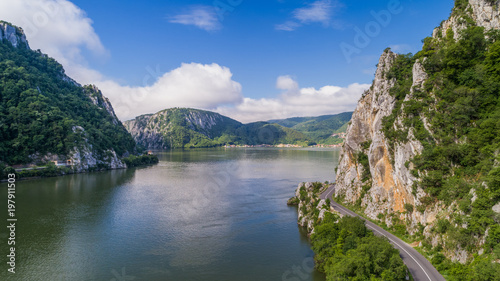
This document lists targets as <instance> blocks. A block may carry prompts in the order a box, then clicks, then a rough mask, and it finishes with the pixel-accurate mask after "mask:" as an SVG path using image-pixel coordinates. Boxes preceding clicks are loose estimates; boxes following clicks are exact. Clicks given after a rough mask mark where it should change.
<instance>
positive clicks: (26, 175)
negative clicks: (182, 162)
mask: <svg viewBox="0 0 500 281" xmlns="http://www.w3.org/2000/svg"><path fill="white" fill-rule="evenodd" d="M122 160H123V162H124V163H125V164H126V167H124V168H125V169H126V168H133V167H139V166H146V165H154V164H157V163H158V162H159V159H158V156H156V155H153V154H145V155H139V156H136V155H130V156H128V157H125V158H123V159H122ZM117 169H123V168H117ZM107 170H114V169H112V168H111V167H110V166H108V165H104V164H97V165H96V166H94V167H90V168H88V169H86V170H77V169H75V168H73V167H71V166H66V165H65V166H56V165H55V164H54V163H52V162H49V163H47V165H45V166H37V167H28V168H21V169H14V168H13V167H10V166H6V167H0V172H1V175H0V179H1V180H0V181H2V182H4V181H6V180H7V176H8V175H9V174H15V175H16V179H17V180H28V179H37V178H47V177H57V176H64V175H71V174H81V173H92V172H100V171H107Z"/></svg>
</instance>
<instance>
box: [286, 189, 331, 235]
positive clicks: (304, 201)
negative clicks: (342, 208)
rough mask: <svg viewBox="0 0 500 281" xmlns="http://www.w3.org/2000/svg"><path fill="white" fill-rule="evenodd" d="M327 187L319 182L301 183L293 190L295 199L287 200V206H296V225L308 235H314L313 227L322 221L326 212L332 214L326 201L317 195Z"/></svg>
mask: <svg viewBox="0 0 500 281" xmlns="http://www.w3.org/2000/svg"><path fill="white" fill-rule="evenodd" d="M328 187H329V184H323V183H320V182H302V183H300V184H299V185H298V186H297V189H296V190H295V197H292V198H290V200H288V205H298V214H297V216H298V217H297V223H298V225H300V226H302V227H304V228H305V229H306V230H307V234H308V235H311V234H313V233H314V226H315V225H316V224H317V223H318V222H320V221H321V220H323V218H324V217H325V214H326V213H327V212H334V210H333V208H331V207H330V206H329V205H328V204H327V201H326V200H324V199H320V198H319V194H320V193H321V192H322V191H323V190H325V189H327V188H328ZM291 203H293V204H291Z"/></svg>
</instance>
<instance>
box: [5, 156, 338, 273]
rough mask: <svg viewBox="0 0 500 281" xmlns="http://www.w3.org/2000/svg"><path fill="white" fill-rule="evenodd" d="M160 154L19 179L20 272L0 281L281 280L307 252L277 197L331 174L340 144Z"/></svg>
mask: <svg viewBox="0 0 500 281" xmlns="http://www.w3.org/2000/svg"><path fill="white" fill-rule="evenodd" d="M159 155H160V160H161V161H160V163H159V164H158V165H155V166H151V167H146V168H140V169H129V170H116V171H108V172H103V173H91V174H80V175H71V176H65V177H59V178H47V179H39V180H32V181H23V182H19V183H18V188H17V192H18V193H17V194H18V198H17V202H18V203H17V208H18V219H19V229H18V239H19V244H18V256H19V260H18V264H17V267H18V269H19V271H18V273H16V275H15V276H14V277H13V276H10V275H7V274H6V271H1V272H0V280H111V279H112V278H115V279H116V278H117V277H116V276H115V274H118V273H120V274H121V273H122V272H124V271H125V272H126V274H127V276H134V277H136V279H134V280H228V281H229V280H231V281H234V280H237V281H245V280H281V279H282V276H283V274H284V273H285V272H286V271H287V270H288V269H290V268H291V267H292V266H294V265H301V264H302V263H303V262H304V260H306V259H307V258H310V257H311V256H312V254H313V253H312V251H311V250H310V248H309V247H310V246H309V243H308V241H307V238H306V237H305V236H304V234H303V233H302V232H301V230H300V229H299V228H298V227H297V224H296V219H297V214H296V209H295V208H292V207H288V206H286V200H287V199H288V198H289V197H291V196H292V195H293V193H294V191H295V188H296V186H297V183H298V182H300V181H311V180H321V181H325V180H329V181H331V180H333V179H334V177H335V175H334V172H333V170H334V167H335V165H336V161H337V159H338V151H337V150H307V149H296V150H293V149H228V150H225V149H212V150H190V151H167V152H161V153H160V154H159ZM2 187H3V186H2ZM0 192H1V194H2V197H3V198H5V196H6V194H7V190H6V188H1V189H0ZM5 203H6V202H4V200H1V201H0V210H5V209H6V205H5ZM0 214H2V216H3V217H0V219H3V221H5V219H6V217H5V212H0ZM0 229H1V230H0V231H5V230H4V229H2V228H0ZM1 234H3V235H4V238H5V237H6V236H5V235H6V233H5V232H3V233H0V235H1ZM1 244H2V246H1V248H0V249H1V250H2V253H4V252H6V245H5V244H6V243H1ZM1 256H2V257H5V255H4V254H1ZM4 261H5V258H3V260H2V262H4ZM4 264H5V262H4ZM117 280H119V279H117ZM291 280H293V279H291ZM300 280H302V279H300ZM306 280H314V281H319V280H324V277H323V276H321V274H318V273H316V272H312V273H311V274H309V275H308V277H307V279H306Z"/></svg>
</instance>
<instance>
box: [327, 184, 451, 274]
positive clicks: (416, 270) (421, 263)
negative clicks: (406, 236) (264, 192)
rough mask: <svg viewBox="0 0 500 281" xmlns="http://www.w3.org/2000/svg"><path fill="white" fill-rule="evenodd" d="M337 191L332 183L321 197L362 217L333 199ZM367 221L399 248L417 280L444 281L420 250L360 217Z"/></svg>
mask: <svg viewBox="0 0 500 281" xmlns="http://www.w3.org/2000/svg"><path fill="white" fill-rule="evenodd" d="M334 193H335V185H332V186H331V187H329V188H328V189H327V190H325V191H324V192H323V193H322V194H321V195H320V198H321V199H326V198H329V199H330V201H331V206H332V207H333V208H334V209H335V211H337V212H339V213H341V214H343V215H348V216H353V217H360V216H359V215H357V214H356V213H354V212H352V211H351V210H348V209H346V208H345V207H343V206H342V205H340V204H338V203H336V202H335V201H333V198H332V195H333V194H334ZM360 218H361V219H363V220H364V221H365V222H366V227H368V229H371V230H372V231H373V233H374V234H375V235H377V236H384V237H386V238H387V239H389V242H390V243H391V244H392V245H393V246H394V248H396V249H398V250H399V255H400V256H401V258H402V259H403V262H404V263H405V264H406V266H407V267H408V269H409V270H410V272H411V275H412V276H413V279H414V280H415V281H444V280H445V279H444V278H443V276H441V274H439V272H438V271H437V269H436V268H434V266H432V264H431V263H430V262H429V261H428V260H427V259H426V258H424V257H423V256H422V255H421V254H420V253H419V252H417V251H416V250H415V249H413V247H412V246H410V245H408V244H406V243H405V242H404V241H403V240H401V239H399V238H397V237H396V236H394V235H392V234H390V233H389V232H387V231H385V230H384V229H382V228H381V227H379V226H378V225H376V224H374V223H372V222H370V221H368V220H365V219H364V218H363V217H360Z"/></svg>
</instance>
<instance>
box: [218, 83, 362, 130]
mask: <svg viewBox="0 0 500 281" xmlns="http://www.w3.org/2000/svg"><path fill="white" fill-rule="evenodd" d="M290 80H291V78H290V77H289V76H280V77H278V79H277V82H276V87H277V88H278V89H283V90H286V91H285V92H284V93H283V94H282V95H280V96H279V97H276V98H270V99H269V98H262V99H251V98H245V99H244V100H243V102H242V103H240V104H238V105H236V106H232V107H230V106H222V107H219V108H218V109H217V112H219V113H221V114H223V115H227V116H229V117H232V118H234V119H236V120H238V121H241V122H245V123H246V122H254V121H262V120H271V119H281V118H289V117H297V116H319V115H328V114H336V113H342V112H347V111H353V110H354V109H355V108H356V105H357V103H358V100H359V98H360V97H361V95H362V94H363V92H364V91H366V90H367V89H368V88H370V85H368V84H358V83H355V84H351V85H349V86H348V87H345V88H343V87H337V86H324V87H321V88H320V89H315V88H299V87H298V83H297V82H296V81H294V80H292V81H290Z"/></svg>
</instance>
